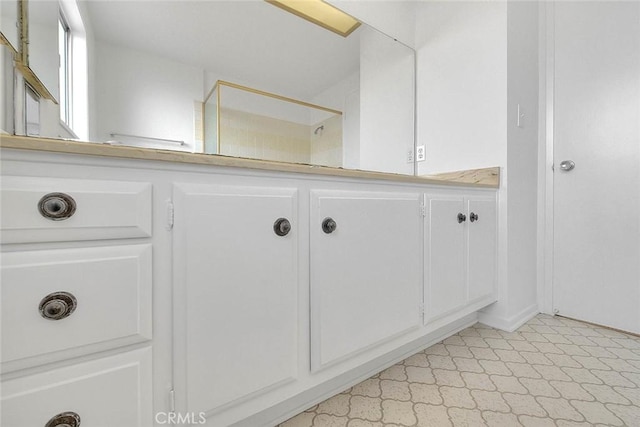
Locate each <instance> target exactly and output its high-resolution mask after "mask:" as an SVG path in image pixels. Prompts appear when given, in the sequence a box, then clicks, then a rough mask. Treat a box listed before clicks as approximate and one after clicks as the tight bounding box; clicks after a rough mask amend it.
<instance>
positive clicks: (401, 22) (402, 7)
mask: <svg viewBox="0 0 640 427" xmlns="http://www.w3.org/2000/svg"><path fill="white" fill-rule="evenodd" d="M328 3H331V4H333V5H334V6H336V7H337V8H339V9H341V10H343V11H344V12H346V13H348V14H349V15H351V16H353V17H355V18H357V19H358V20H360V21H362V22H364V23H366V24H368V25H371V26H372V27H374V28H377V29H378V30H380V31H382V32H383V33H385V34H387V35H388V36H390V37H393V38H394V39H397V40H399V41H401V42H402V43H404V44H406V45H407V46H410V47H414V38H415V37H414V35H415V29H416V5H417V4H418V3H419V2H416V1H405V0H385V1H371V0H328Z"/></svg>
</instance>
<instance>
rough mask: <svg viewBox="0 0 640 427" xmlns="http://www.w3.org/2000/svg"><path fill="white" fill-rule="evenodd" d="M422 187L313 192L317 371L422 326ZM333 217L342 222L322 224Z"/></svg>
mask: <svg viewBox="0 0 640 427" xmlns="http://www.w3.org/2000/svg"><path fill="white" fill-rule="evenodd" d="M420 199H421V197H420V194H418V193H415V194H413V193H410V194H400V193H377V192H365V191H313V192H312V194H311V334H312V341H311V351H312V355H311V363H312V369H314V370H317V369H319V368H321V367H325V366H327V365H329V364H332V363H336V362H338V361H341V360H345V359H346V358H348V357H350V356H353V355H355V354H356V353H360V352H362V351H365V350H366V349H370V348H372V347H374V346H376V345H379V344H382V343H384V342H387V341H389V340H391V339H393V338H395V337H397V336H399V335H400V334H402V333H404V332H407V331H408V330H411V329H414V328H417V327H418V326H419V325H420V312H419V306H420V289H421V284H422V271H421V269H422V262H421V257H422V250H421V249H422V248H421V244H422V239H421V234H422V215H421V213H420ZM329 218H330V219H331V220H333V222H334V224H335V229H333V230H332V228H326V227H325V228H326V230H323V227H322V224H323V223H326V222H329V221H331V220H330V219H329Z"/></svg>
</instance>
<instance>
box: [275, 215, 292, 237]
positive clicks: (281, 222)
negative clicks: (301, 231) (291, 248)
mask: <svg viewBox="0 0 640 427" xmlns="http://www.w3.org/2000/svg"><path fill="white" fill-rule="evenodd" d="M273 231H274V232H275V233H276V234H277V235H278V236H286V235H287V234H289V232H290V231H291V223H290V222H289V220H288V219H287V218H278V219H277V220H276V222H274V223H273Z"/></svg>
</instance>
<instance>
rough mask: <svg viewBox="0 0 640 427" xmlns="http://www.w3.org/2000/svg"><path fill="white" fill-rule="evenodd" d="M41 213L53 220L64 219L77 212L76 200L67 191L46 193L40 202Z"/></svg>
mask: <svg viewBox="0 0 640 427" xmlns="http://www.w3.org/2000/svg"><path fill="white" fill-rule="evenodd" d="M38 210H39V211H40V215H42V216H43V217H45V218H47V219H50V220H52V221H62V220H63V219H68V218H71V216H73V214H74V213H75V212H76V201H75V200H73V197H71V196H70V195H68V194H65V193H49V194H46V195H44V196H43V197H42V199H40V201H39V202H38Z"/></svg>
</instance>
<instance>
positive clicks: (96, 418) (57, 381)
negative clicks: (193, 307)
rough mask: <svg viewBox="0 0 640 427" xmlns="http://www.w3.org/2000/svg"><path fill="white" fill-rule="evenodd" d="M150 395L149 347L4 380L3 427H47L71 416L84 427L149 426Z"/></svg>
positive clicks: (0, 423)
mask: <svg viewBox="0 0 640 427" xmlns="http://www.w3.org/2000/svg"><path fill="white" fill-rule="evenodd" d="M151 395H152V393H151V349H150V348H148V347H147V348H144V349H140V350H135V351H131V352H126V353H120V354H117V355H115V356H109V357H105V358H102V359H97V360H92V361H88V362H82V363H77V364H75V365H72V366H66V367H62V368H57V369H54V370H50V371H45V372H41V373H37V374H34V375H30V376H25V377H19V378H15V379H10V380H6V381H3V382H2V402H1V406H2V418H1V422H0V425H2V426H7V427H34V426H45V425H48V424H47V422H48V421H49V420H51V419H52V418H54V417H55V416H56V415H58V414H62V413H65V412H73V413H75V414H77V416H78V417H79V419H80V425H82V426H96V427H112V426H122V427H125V426H126V427H143V426H145V427H146V426H149V427H150V426H151V425H153V418H154V416H153V413H152V399H151ZM51 425H60V426H63V425H67V424H64V423H62V424H51Z"/></svg>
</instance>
